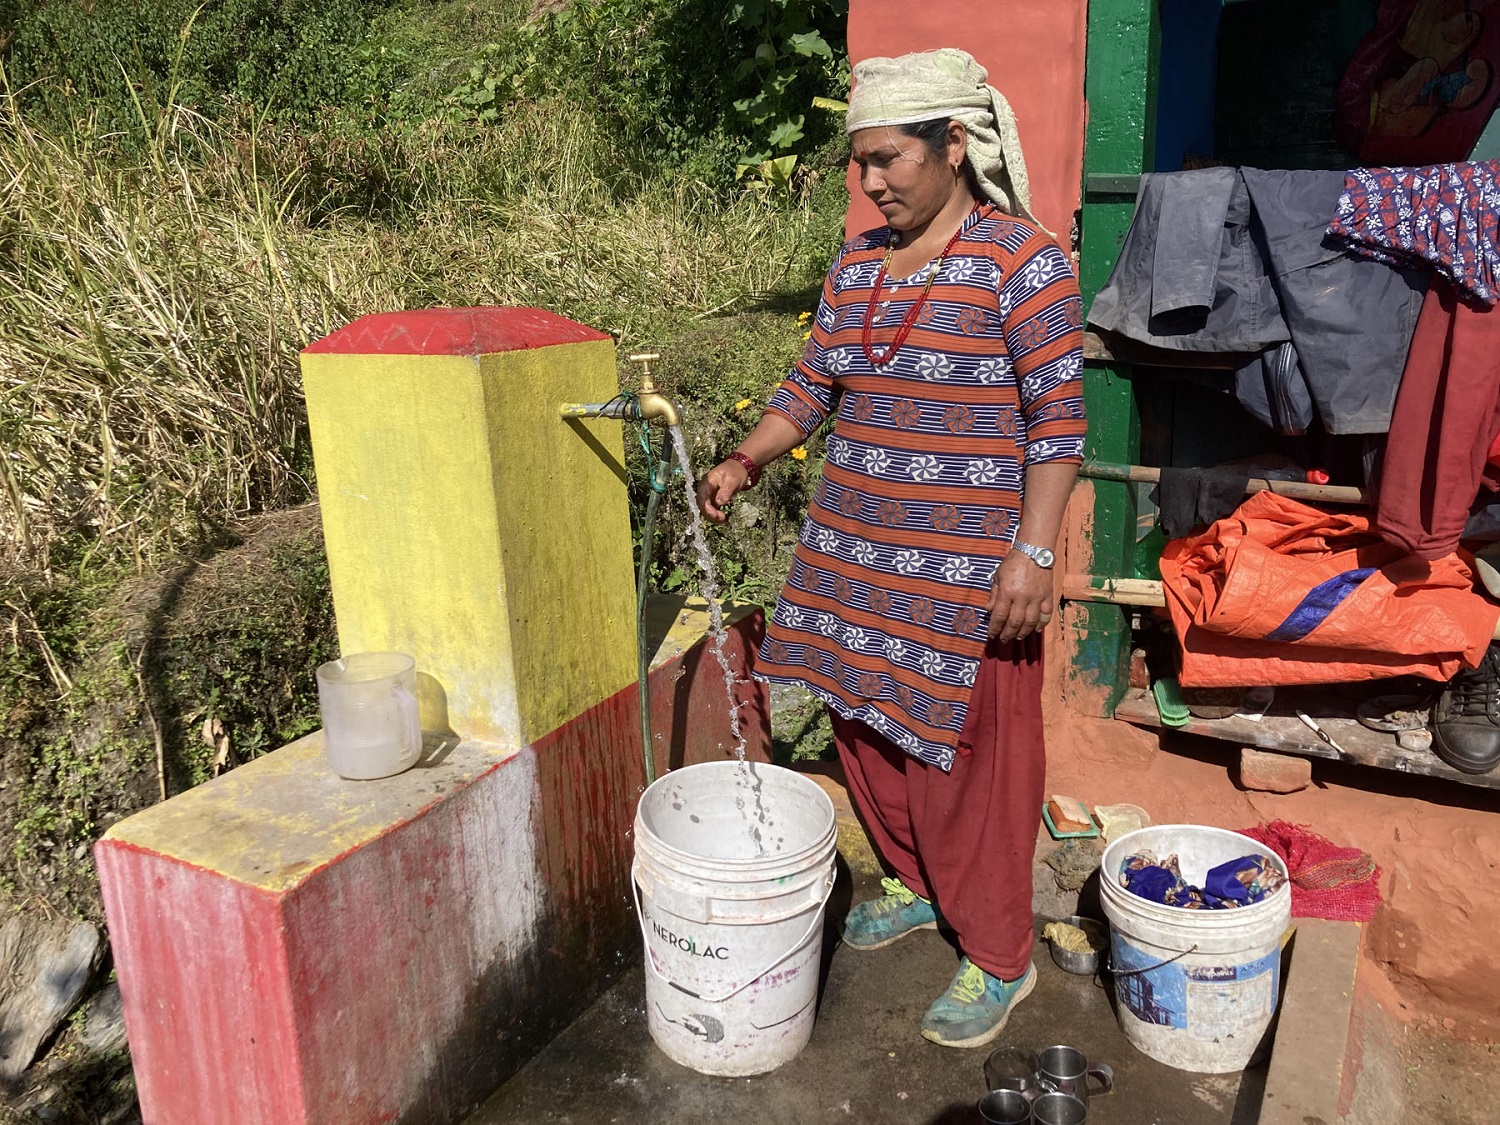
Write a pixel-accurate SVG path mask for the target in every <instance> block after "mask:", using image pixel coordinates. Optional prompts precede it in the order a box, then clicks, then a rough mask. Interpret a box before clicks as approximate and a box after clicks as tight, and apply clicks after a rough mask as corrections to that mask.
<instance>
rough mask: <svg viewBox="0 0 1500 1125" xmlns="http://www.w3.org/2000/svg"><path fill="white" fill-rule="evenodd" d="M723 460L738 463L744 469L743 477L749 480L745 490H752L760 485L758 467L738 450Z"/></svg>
mask: <svg viewBox="0 0 1500 1125" xmlns="http://www.w3.org/2000/svg"><path fill="white" fill-rule="evenodd" d="M725 460H728V461H735V462H738V463H739V464H740V465H741V466H742V467H743V468H744V470H745V475H746V476H748V477H749V479H750V483H749V484H747V485H745V487H746V488H754V487H755V486H756V485H757V484H759V483H760V466H759V465H757V464H756V463H755V462H754V461H752V460H751V459H750V458H749V457H747V456H746V455H745V454H743V453H741V452H740V451H739V450H735V451H734V452H733V453H731V454H730V455H729V456H728V457H727V458H725Z"/></svg>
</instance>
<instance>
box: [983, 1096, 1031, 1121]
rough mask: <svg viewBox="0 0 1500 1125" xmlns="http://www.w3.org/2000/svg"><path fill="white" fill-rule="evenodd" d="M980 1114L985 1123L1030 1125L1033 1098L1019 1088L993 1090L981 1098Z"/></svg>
mask: <svg viewBox="0 0 1500 1125" xmlns="http://www.w3.org/2000/svg"><path fill="white" fill-rule="evenodd" d="M979 1116H980V1119H981V1120H983V1121H984V1123H985V1125H1028V1123H1029V1122H1030V1121H1031V1099H1030V1098H1028V1097H1027V1096H1026V1095H1025V1094H1023V1093H1021V1092H1020V1091H1019V1090H991V1091H990V1092H989V1093H988V1094H986V1095H985V1096H984V1097H982V1098H980V1099H979Z"/></svg>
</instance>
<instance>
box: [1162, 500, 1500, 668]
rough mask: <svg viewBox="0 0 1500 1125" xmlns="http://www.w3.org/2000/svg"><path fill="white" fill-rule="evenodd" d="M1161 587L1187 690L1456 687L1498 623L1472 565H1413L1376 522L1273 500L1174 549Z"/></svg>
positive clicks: (1166, 555)
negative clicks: (1398, 684) (1412, 682)
mask: <svg viewBox="0 0 1500 1125" xmlns="http://www.w3.org/2000/svg"><path fill="white" fill-rule="evenodd" d="M1161 578H1162V590H1163V592H1164V593H1165V595H1166V600H1167V612H1168V613H1169V614H1170V615H1171V617H1172V624H1173V626H1174V627H1175V629H1176V631H1177V637H1178V640H1179V641H1180V642H1181V644H1182V672H1181V674H1180V676H1179V677H1178V678H1179V682H1180V683H1181V684H1182V685H1183V686H1184V687H1236V686H1244V685H1255V684H1326V683H1344V682H1348V681H1353V680H1373V679H1379V678H1381V677H1383V676H1400V675H1408V674H1412V675H1418V676H1426V677H1427V678H1429V679H1433V680H1447V679H1449V678H1450V677H1451V676H1452V675H1453V674H1454V673H1455V672H1457V671H1458V670H1459V669H1460V668H1461V667H1463V666H1464V665H1468V666H1469V667H1474V666H1476V665H1477V664H1478V663H1479V660H1480V658H1481V657H1482V656H1483V655H1484V650H1485V647H1486V646H1487V645H1488V644H1489V643H1490V637H1491V636H1492V635H1493V634H1494V631H1495V623H1496V621H1497V620H1500V605H1496V604H1494V603H1493V602H1490V601H1488V600H1486V599H1485V598H1483V597H1481V596H1480V595H1479V594H1477V593H1475V592H1474V576H1473V571H1472V570H1471V568H1470V565H1469V561H1468V556H1467V555H1465V554H1462V553H1459V554H1453V555H1448V556H1447V557H1445V558H1441V559H1434V560H1432V561H1426V560H1423V559H1418V558H1414V557H1413V556H1411V555H1408V554H1406V553H1405V552H1404V551H1402V550H1401V549H1400V548H1399V547H1396V546H1393V545H1392V544H1390V543H1387V542H1385V541H1384V540H1383V539H1382V538H1381V537H1380V536H1379V534H1378V533H1376V532H1375V531H1374V530H1372V528H1371V526H1370V520H1369V518H1368V517H1366V516H1363V515H1354V514H1347V513H1335V512H1325V511H1322V510H1320V509H1318V508H1314V507H1311V506H1310V505H1307V504H1300V503H1298V502H1297V501H1295V500H1290V499H1288V498H1287V497H1285V496H1278V495H1276V494H1275V493H1272V492H1258V493H1256V494H1255V495H1254V496H1252V497H1250V499H1248V500H1246V501H1245V502H1244V503H1243V504H1241V505H1240V507H1239V508H1238V509H1236V511H1235V513H1234V514H1233V515H1232V516H1230V517H1229V518H1228V519H1222V520H1219V521H1218V522H1217V523H1215V524H1214V525H1213V526H1212V527H1210V528H1209V529H1208V530H1207V531H1205V532H1203V533H1202V534H1200V535H1194V536H1189V537H1188V538H1186V539H1177V540H1173V541H1172V542H1171V543H1169V544H1167V547H1166V549H1165V551H1163V553H1162V559H1161Z"/></svg>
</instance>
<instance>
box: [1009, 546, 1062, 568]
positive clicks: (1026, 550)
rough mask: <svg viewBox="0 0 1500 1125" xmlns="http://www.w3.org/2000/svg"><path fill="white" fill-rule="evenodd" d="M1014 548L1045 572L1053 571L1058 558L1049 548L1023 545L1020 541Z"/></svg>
mask: <svg viewBox="0 0 1500 1125" xmlns="http://www.w3.org/2000/svg"><path fill="white" fill-rule="evenodd" d="M1012 546H1014V547H1015V549H1016V550H1018V551H1020V552H1021V554H1023V555H1025V556H1026V557H1027V558H1028V559H1030V560H1031V561H1032V562H1034V563H1036V565H1037V566H1039V567H1041V568H1042V569H1043V570H1051V569H1052V562H1053V560H1054V559H1055V558H1056V557H1057V556H1056V555H1054V554H1053V553H1052V551H1051V549H1050V548H1048V547H1038V546H1037V545H1036V544H1034V543H1022V542H1021V541H1020V540H1019V539H1017V540H1016V541H1015V543H1014V544H1012Z"/></svg>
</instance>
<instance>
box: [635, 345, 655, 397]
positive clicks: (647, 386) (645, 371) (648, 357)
mask: <svg viewBox="0 0 1500 1125" xmlns="http://www.w3.org/2000/svg"><path fill="white" fill-rule="evenodd" d="M628 358H629V360H630V362H631V363H639V364H640V365H641V389H642V390H643V391H649V390H651V389H652V387H653V386H654V384H653V383H652V380H651V365H652V364H653V363H655V362H656V361H657V360H659V359H660V358H661V353H659V352H636V353H635V354H634V355H632V356H629V357H628Z"/></svg>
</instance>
